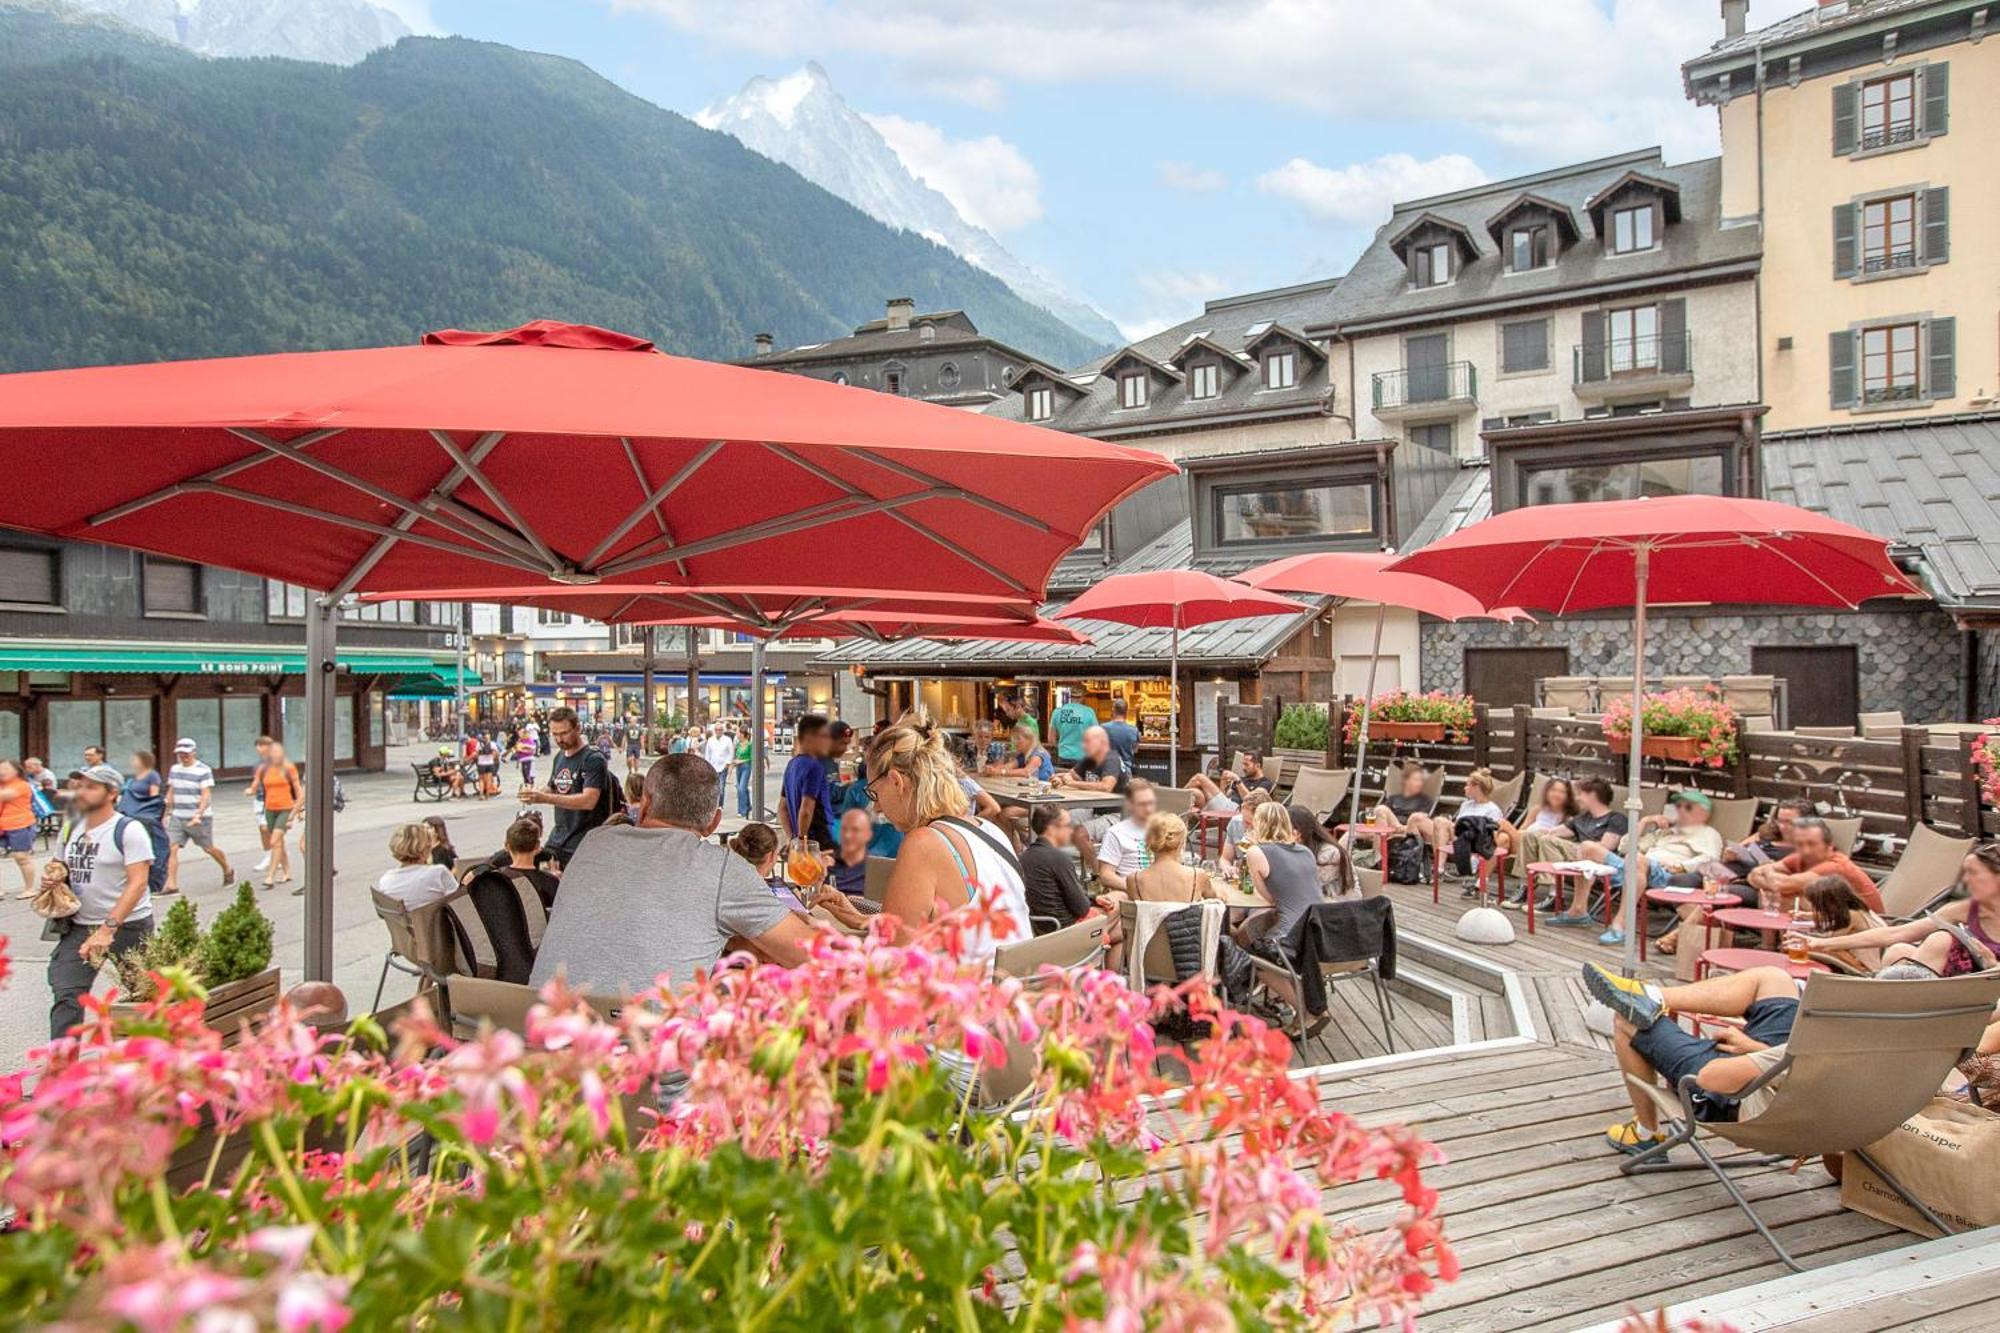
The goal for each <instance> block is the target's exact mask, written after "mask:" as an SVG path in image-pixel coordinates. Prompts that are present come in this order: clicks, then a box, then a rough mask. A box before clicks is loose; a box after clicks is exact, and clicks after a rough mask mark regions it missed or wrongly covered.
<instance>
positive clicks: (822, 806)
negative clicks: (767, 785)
mask: <svg viewBox="0 0 2000 1333" xmlns="http://www.w3.org/2000/svg"><path fill="white" fill-rule="evenodd" d="M783 791H784V799H785V808H786V809H788V810H790V811H792V813H793V816H794V818H796V817H797V814H798V811H799V808H800V807H801V806H802V805H804V804H805V801H806V798H807V797H811V798H812V801H813V812H812V826H811V827H810V828H802V829H800V830H799V831H798V836H799V837H801V838H811V839H812V840H813V841H814V842H816V843H818V844H819V845H820V846H822V847H830V846H832V845H833V824H832V822H831V808H832V805H833V797H832V794H831V793H830V792H829V791H828V790H827V783H826V765H824V764H822V763H821V762H820V761H819V760H818V759H817V758H816V757H814V756H813V755H809V754H795V755H793V756H792V762H791V763H789V764H786V765H785V784H784V788H783Z"/></svg>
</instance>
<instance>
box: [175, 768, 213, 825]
mask: <svg viewBox="0 0 2000 1333" xmlns="http://www.w3.org/2000/svg"><path fill="white" fill-rule="evenodd" d="M167 785H168V786H169V787H172V788H173V789H174V804H173V809H172V810H171V811H170V812H169V814H170V816H171V817H172V818H174V819H193V818H194V812H195V811H197V810H199V809H201V794H202V793H203V792H204V791H207V790H209V789H210V788H211V787H213V786H215V770H214V769H212V768H210V767H209V766H208V765H207V764H204V763H202V762H201V761H200V760H199V759H197V760H196V761H195V762H193V763H192V764H175V765H174V766H173V767H172V768H170V769H168V770H167Z"/></svg>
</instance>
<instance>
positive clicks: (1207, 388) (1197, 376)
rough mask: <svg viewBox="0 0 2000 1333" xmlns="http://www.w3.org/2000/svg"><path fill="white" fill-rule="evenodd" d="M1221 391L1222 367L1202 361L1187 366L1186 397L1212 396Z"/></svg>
mask: <svg viewBox="0 0 2000 1333" xmlns="http://www.w3.org/2000/svg"><path fill="white" fill-rule="evenodd" d="M1221 392H1222V367H1221V366H1218V365H1216V364H1215V362H1213V361H1203V362H1202V363H1200V364H1199V365H1195V366H1190V367H1188V397H1190V398H1213V397H1215V396H1216V395H1217V394H1219V393H1221Z"/></svg>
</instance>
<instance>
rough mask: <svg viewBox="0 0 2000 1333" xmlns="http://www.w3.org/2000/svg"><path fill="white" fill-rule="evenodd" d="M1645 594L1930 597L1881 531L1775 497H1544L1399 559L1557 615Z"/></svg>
mask: <svg viewBox="0 0 2000 1333" xmlns="http://www.w3.org/2000/svg"><path fill="white" fill-rule="evenodd" d="M1641 552H1644V553H1645V554H1646V562H1647V574H1646V600H1647V601H1648V602H1649V603H1652V604H1654V605H1660V604H1675V603H1694V604H1698V603H1707V602H1725V603H1753V604H1759V603H1760V604H1766V605H1775V606H1843V607H1849V608H1852V607H1855V606H1858V605H1860V604H1861V603H1862V602H1864V601H1866V600H1868V599H1869V598H1871V597H1921V596H1923V595H1924V594H1923V591H1922V589H1920V588H1918V587H1917V586H1916V585H1915V584H1913V583H1912V582H1911V581H1910V579H1909V578H1908V576H1906V575H1905V574H1904V573H1903V572H1902V571H1901V570H1899V569H1897V568H1896V566H1895V564H1894V562H1892V561H1891V560H1890V559H1889V553H1888V543H1887V542H1886V541H1885V540H1884V539H1883V538H1881V537H1878V536H1876V535H1875V534H1874V533H1872V532H1867V531H1865V530H1863V529H1861V528H1857V527H1853V526H1851V525H1849V524H1846V523H1842V522H1839V521H1838V520H1836V519H1831V518H1828V517H1827V516H1826V515H1824V514H1814V513H1810V512H1808V511H1806V510H1803V509H1796V508H1793V507H1792V506H1791V505H1784V504H1779V503H1777V502H1776V501H1774V500H1747V499H1732V498H1729V497H1725V496H1714V495H1671V496H1658V497H1653V498H1648V499H1643V500H1602V501H1596V502H1592V503H1585V504H1563V505H1535V506H1533V507H1532V508H1526V509H1512V510H1509V511H1507V512H1506V513H1504V514H1497V515H1495V516H1494V517H1492V518H1489V519H1486V520H1484V521H1483V522H1479V523H1475V524H1473V525H1472V526H1470V527H1467V528H1463V529H1461V530H1460V531H1458V532H1455V533H1453V534H1452V535H1451V536H1449V537H1445V538H1442V539H1441V540H1439V541H1435V542H1433V543H1431V544H1430V545H1429V546H1426V547H1424V548H1423V549H1422V550H1420V551H1414V552H1412V553H1411V554H1409V555H1406V556H1404V557H1403V558H1402V559H1401V560H1398V561H1396V562H1395V563H1394V564H1393V565H1391V566H1390V569H1391V570H1392V571H1393V572H1396V573H1404V574H1420V575H1424V576H1426V577H1429V578H1434V579H1439V580H1442V581H1444V582H1448V583H1452V584H1455V585H1456V586H1458V587H1460V588H1463V589H1464V590H1465V591H1466V592H1468V593H1470V594H1472V596H1473V597H1474V598H1476V599H1477V600H1478V602H1479V603H1480V605H1482V606H1486V607H1497V606H1525V607H1533V608H1535V609H1538V610H1544V611H1551V612H1554V613H1556V614H1558V615H1561V614H1564V613H1566V612H1570V611H1589V610H1596V609H1601V608H1604V607H1624V606H1631V605H1632V603H1633V600H1634V595H1635V592H1636V588H1637V582H1638V577H1637V575H1638V570H1637V565H1638V558H1639V555H1640V553H1641Z"/></svg>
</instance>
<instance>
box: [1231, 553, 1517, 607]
mask: <svg viewBox="0 0 2000 1333" xmlns="http://www.w3.org/2000/svg"><path fill="white" fill-rule="evenodd" d="M1395 560H1396V557H1395V556H1394V555H1390V554H1387V553H1385V552H1374V551H1316V552H1313V553H1312V554H1310V555H1288V556H1286V557H1285V558H1284V559H1282V560H1273V561H1271V563H1269V564H1267V565H1259V566H1257V567H1256V568H1255V569H1251V570H1246V571H1244V572H1243V573H1241V574H1238V575H1237V576H1236V581H1237V582H1239V583H1247V584H1249V585H1250V586H1251V587H1253V588H1264V589H1267V590H1269V591H1271V592H1303V593H1313V594H1316V595H1318V596H1321V597H1336V598H1339V599H1340V600H1342V601H1349V602H1374V603H1376V604H1377V605H1380V606H1396V607H1401V608H1403V609H1404V610H1408V611H1421V612H1422V613H1423V614H1425V615H1427V616H1436V617H1438V618H1439V619H1441V620H1463V619H1465V618H1466V617H1468V616H1483V615H1486V614H1488V612H1487V610H1486V608H1485V607H1483V606H1481V605H1480V604H1479V602H1478V601H1477V600H1476V599H1475V598H1474V597H1473V596H1472V594H1470V593H1468V592H1466V591H1464V590H1463V589H1460V588H1455V587H1453V586H1452V585H1451V584H1449V583H1440V582H1438V581H1437V580H1436V579H1431V578H1424V577H1423V576H1421V575H1417V574H1400V573H1395V572H1393V571H1391V570H1390V569H1389V566H1390V565H1391V564H1393V563H1395Z"/></svg>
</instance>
